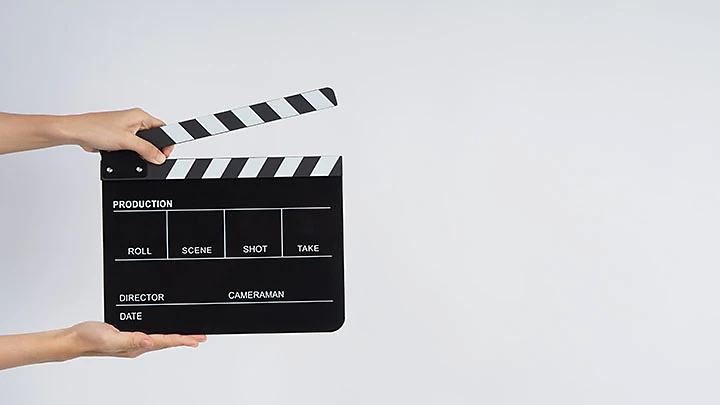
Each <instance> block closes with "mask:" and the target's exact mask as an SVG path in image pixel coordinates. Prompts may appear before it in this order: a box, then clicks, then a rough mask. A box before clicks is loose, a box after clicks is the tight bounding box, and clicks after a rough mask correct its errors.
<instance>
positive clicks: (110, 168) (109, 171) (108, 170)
mask: <svg viewBox="0 0 720 405" xmlns="http://www.w3.org/2000/svg"><path fill="white" fill-rule="evenodd" d="M105 171H106V172H108V173H112V172H113V168H112V167H110V166H108V168H107V169H105Z"/></svg>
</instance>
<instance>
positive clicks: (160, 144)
mask: <svg viewBox="0 0 720 405" xmlns="http://www.w3.org/2000/svg"><path fill="white" fill-rule="evenodd" d="M137 136H139V137H140V138H142V139H144V140H146V141H148V142H150V143H151V144H153V145H155V146H156V147H157V148H164V147H166V146H169V145H175V141H173V140H172V138H170V137H169V136H168V134H166V133H165V131H163V130H162V129H161V128H150V129H146V130H143V131H138V132H137Z"/></svg>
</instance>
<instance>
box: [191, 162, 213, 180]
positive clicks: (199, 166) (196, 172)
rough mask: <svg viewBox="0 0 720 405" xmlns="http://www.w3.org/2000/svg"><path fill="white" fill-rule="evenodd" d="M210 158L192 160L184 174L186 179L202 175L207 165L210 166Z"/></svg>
mask: <svg viewBox="0 0 720 405" xmlns="http://www.w3.org/2000/svg"><path fill="white" fill-rule="evenodd" d="M211 161H212V159H195V162H193V165H192V167H190V170H189V171H188V174H187V175H186V176H185V178H186V179H199V178H202V175H203V174H204V173H205V170H207V168H208V166H210V162H211Z"/></svg>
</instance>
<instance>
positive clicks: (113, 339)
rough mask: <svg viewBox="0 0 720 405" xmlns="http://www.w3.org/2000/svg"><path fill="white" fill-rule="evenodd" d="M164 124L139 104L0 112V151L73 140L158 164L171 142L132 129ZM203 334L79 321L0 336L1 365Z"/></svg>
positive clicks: (196, 338)
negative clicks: (68, 111) (82, 110)
mask: <svg viewBox="0 0 720 405" xmlns="http://www.w3.org/2000/svg"><path fill="white" fill-rule="evenodd" d="M163 125H165V123H164V122H162V121H160V120H159V119H157V118H155V117H153V116H151V115H150V114H148V113H146V112H145V111H143V110H141V109H138V108H135V109H131V110H123V111H109V112H97V113H86V114H79V115H65V116H58V115H29V114H8V113H0V155H2V154H7V153H14V152H21V151H28V150H34V149H42V148H50V147H54V146H61V145H78V146H81V147H82V148H83V149H84V150H86V151H88V152H97V151H99V150H106V151H113V150H133V151H135V152H137V153H138V154H139V155H140V156H142V157H143V158H144V159H145V160H147V161H148V162H151V163H155V164H161V163H163V162H164V161H165V159H166V157H167V156H169V155H170V153H171V152H172V146H169V147H166V148H163V150H162V151H160V150H158V149H157V148H156V147H155V146H154V145H153V144H151V143H149V142H147V141H145V140H144V139H142V138H140V137H138V136H136V133H137V131H139V130H143V129H149V128H154V127H159V126H163ZM205 339H206V336H205V335H189V336H188V335H184V336H183V335H146V334H144V333H141V332H120V331H118V330H117V329H116V328H115V327H113V326H112V325H109V324H106V323H102V322H84V323H81V324H78V325H75V326H72V327H70V328H66V329H59V330H53V331H47V332H37V333H27V334H18V335H8V336H0V370H4V369H8V368H13V367H20V366H25V365H30V364H38V363H49V362H62V361H67V360H71V359H75V358H78V357H86V356H112V357H137V356H139V355H141V354H143V353H147V352H149V351H153V350H160V349H166V348H170V347H177V346H190V347H197V346H198V344H199V343H200V342H204V341H205Z"/></svg>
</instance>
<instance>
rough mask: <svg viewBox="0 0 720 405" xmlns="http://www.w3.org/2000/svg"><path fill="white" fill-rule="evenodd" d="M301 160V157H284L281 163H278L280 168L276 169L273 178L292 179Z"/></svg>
mask: <svg viewBox="0 0 720 405" xmlns="http://www.w3.org/2000/svg"><path fill="white" fill-rule="evenodd" d="M302 160H303V158H302V157H286V158H285V159H283V161H282V163H280V167H278V170H277V172H276V173H275V177H292V175H293V174H295V170H297V168H298V166H300V162H302Z"/></svg>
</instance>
